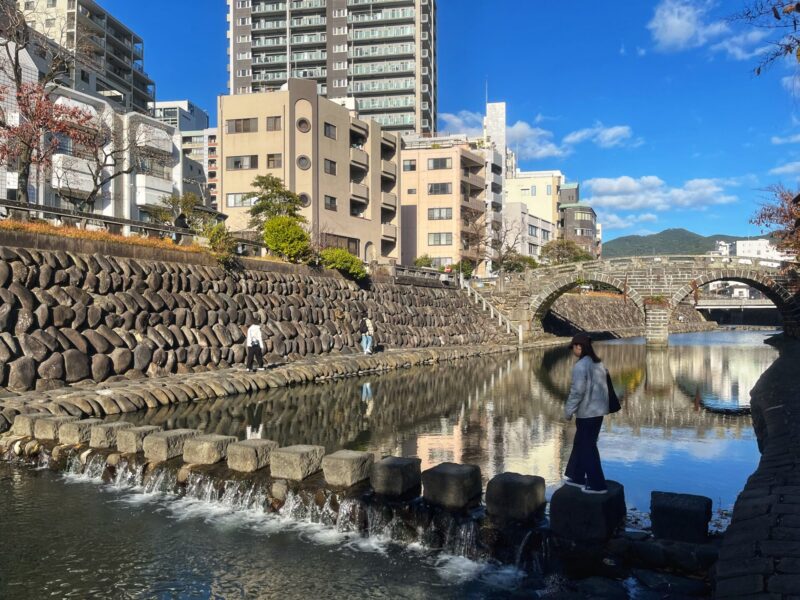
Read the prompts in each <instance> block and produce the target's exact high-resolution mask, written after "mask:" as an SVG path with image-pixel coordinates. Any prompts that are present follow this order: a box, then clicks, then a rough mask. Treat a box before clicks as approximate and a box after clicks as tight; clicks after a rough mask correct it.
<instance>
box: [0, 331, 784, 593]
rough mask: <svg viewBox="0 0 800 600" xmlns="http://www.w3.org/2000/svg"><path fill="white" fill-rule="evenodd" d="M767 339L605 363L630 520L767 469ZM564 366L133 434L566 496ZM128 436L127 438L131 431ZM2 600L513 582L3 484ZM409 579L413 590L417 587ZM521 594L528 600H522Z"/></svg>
mask: <svg viewBox="0 0 800 600" xmlns="http://www.w3.org/2000/svg"><path fill="white" fill-rule="evenodd" d="M765 337H766V334H762V333H742V332H714V333H704V334H688V335H679V336H673V337H672V338H671V339H670V344H671V345H670V347H669V348H668V349H664V350H663V351H657V352H654V351H652V350H651V351H648V350H646V349H645V347H644V345H643V344H642V343H640V341H638V340H625V341H616V342H610V343H605V344H601V345H598V353H599V354H600V355H601V357H602V358H603V361H604V363H605V364H606V366H607V367H608V368H609V370H610V371H611V373H612V377H613V379H614V383H615V387H616V388H617V389H618V391H619V392H620V393H621V394H622V396H623V405H624V408H623V411H622V412H621V413H619V414H617V415H614V416H613V417H610V418H608V419H607V420H606V423H605V425H604V431H603V433H602V434H601V439H600V452H601V456H602V458H603V465H604V468H605V471H606V476H607V477H608V478H610V479H615V480H617V481H620V482H622V483H623V484H624V485H625V490H626V497H627V500H628V505H629V507H636V508H640V509H643V510H647V508H648V505H649V496H650V492H651V491H653V490H666V491H680V492H688V493H697V494H703V495H707V496H710V497H711V498H712V499H713V500H714V505H715V509H718V508H729V507H730V506H731V505H732V504H733V502H734V500H735V498H736V494H737V493H738V492H739V491H740V490H741V488H742V486H743V484H744V482H745V480H746V478H747V476H748V475H749V474H750V473H751V472H752V471H753V470H754V469H755V467H756V464H757V462H758V456H759V455H758V450H757V447H756V442H755V436H754V434H753V430H752V425H751V422H750V418H749V416H747V415H746V414H741V413H742V412H745V413H746V411H747V410H748V407H749V391H750V389H751V388H752V387H753V385H754V384H755V382H756V380H757V379H758V378H759V377H760V376H761V374H762V373H763V372H764V371H765V370H766V369H767V368H768V367H769V366H770V365H771V364H772V362H774V361H775V359H776V358H777V356H778V353H777V351H776V350H775V349H773V348H772V347H770V346H767V345H765V344H764V343H763V341H764V339H765ZM573 362H574V359H573V358H572V357H571V355H570V354H569V351H568V349H566V348H563V349H554V350H547V351H535V352H526V353H522V354H520V355H513V356H512V355H505V356H496V357H491V356H490V357H484V358H482V359H478V360H472V361H464V362H460V363H452V364H445V365H438V366H434V367H428V368H420V369H412V370H404V371H396V372H392V373H388V374H385V375H381V376H374V377H365V378H352V379H347V380H343V381H338V382H333V383H328V384H321V385H311V386H301V387H294V388H288V389H278V390H270V391H269V392H267V393H263V394H261V395H257V396H252V397H247V398H237V399H234V400H226V401H217V402H209V403H196V404H191V405H184V406H174V407H162V408H161V409H158V410H153V411H148V412H147V413H142V414H139V415H136V417H135V420H137V421H138V422H141V423H145V422H147V423H158V424H162V425H164V426H166V427H170V428H172V427H198V428H201V429H203V430H205V431H207V432H217V433H225V434H231V435H237V436H239V437H242V438H244V437H247V436H251V437H254V436H260V437H264V438H269V439H275V440H277V441H278V442H280V443H281V445H287V444H293V443H310V444H320V445H324V446H326V447H327V448H328V449H329V450H334V449H338V448H342V447H348V448H356V449H364V450H377V451H381V452H383V453H386V454H395V455H404V456H418V457H419V458H421V459H422V466H423V469H424V468H428V467H430V466H433V465H435V464H437V463H439V462H442V461H455V462H465V463H475V464H478V465H480V467H481V471H482V474H483V477H484V480H487V481H488V479H490V478H491V477H492V476H494V475H495V474H497V473H501V472H503V471H515V472H518V473H525V474H536V475H541V476H542V477H544V478H545V479H546V481H547V483H548V487H549V489H550V491H552V489H554V488H555V487H556V486H557V485H558V483H559V481H560V478H561V473H562V472H563V468H564V466H565V464H566V460H567V458H568V455H569V450H570V447H571V444H572V435H573V432H574V425H573V424H569V423H565V422H563V420H562V419H561V413H562V409H563V403H564V399H565V397H566V395H567V392H568V388H569V379H570V371H571V368H572V365H573ZM126 420H133V419H131V418H130V417H129V416H126ZM0 498H2V499H3V520H2V523H0V531H2V533H3V539H4V540H10V541H13V542H14V545H15V547H16V548H17V549H18V551H17V552H13V553H8V552H4V553H0V598H6V597H8V598H39V597H46V596H53V597H75V598H85V597H104V598H109V597H111V598H150V597H170V598H171V597H178V598H194V597H209V596H210V597H224V598H258V597H263V598H271V597H278V596H280V597H283V598H306V597H312V596H324V597H326V598H352V597H375V598H381V597H386V598H389V597H393V598H425V597H432V596H439V597H442V598H449V597H474V598H482V597H487V598H488V597H505V596H515V595H518V594H525V593H526V590H525V586H524V582H523V583H522V584H520V575H519V574H518V573H516V572H515V571H514V570H513V569H499V568H496V567H489V566H486V565H479V564H476V563H471V562H469V561H466V560H465V559H461V558H454V557H442V556H436V555H430V554H427V553H425V552H424V551H422V550H414V549H402V548H397V547H393V546H387V545H381V544H380V543H377V542H374V541H371V542H367V541H358V540H355V541H354V540H352V539H344V538H342V537H341V536H339V535H337V534H335V533H332V532H329V531H325V530H324V529H320V528H314V527H309V526H301V525H297V524H292V523H288V522H286V521H281V520H280V519H278V518H273V519H265V518H264V517H263V516H261V515H248V514H241V513H238V514H231V513H229V512H226V510H225V509H223V508H222V507H215V506H212V505H208V504H204V503H199V502H196V501H188V500H180V501H175V500H167V499H165V498H161V497H147V496H144V495H142V494H135V493H131V492H130V491H128V492H123V491H119V490H112V489H109V488H107V487H106V486H98V485H97V484H95V483H91V482H87V481H83V480H80V479H78V480H75V479H70V478H69V477H65V476H60V475H53V474H51V473H48V472H44V471H38V472H31V471H22V470H14V469H12V468H10V467H8V466H0ZM410 573H413V577H409V574H410ZM528 592H529V590H528Z"/></svg>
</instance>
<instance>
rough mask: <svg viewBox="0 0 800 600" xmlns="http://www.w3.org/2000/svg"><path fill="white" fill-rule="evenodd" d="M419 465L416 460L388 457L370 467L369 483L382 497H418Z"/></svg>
mask: <svg viewBox="0 0 800 600" xmlns="http://www.w3.org/2000/svg"><path fill="white" fill-rule="evenodd" d="M420 464H421V461H420V459H418V458H400V457H397V456H388V457H386V458H384V459H383V460H380V461H378V462H376V463H375V464H374V465H372V470H371V472H370V476H369V483H370V485H371V486H372V489H373V490H375V493H376V494H380V495H382V496H388V497H394V498H397V497H401V496H406V495H409V494H414V495H419V488H420V481H421V478H420Z"/></svg>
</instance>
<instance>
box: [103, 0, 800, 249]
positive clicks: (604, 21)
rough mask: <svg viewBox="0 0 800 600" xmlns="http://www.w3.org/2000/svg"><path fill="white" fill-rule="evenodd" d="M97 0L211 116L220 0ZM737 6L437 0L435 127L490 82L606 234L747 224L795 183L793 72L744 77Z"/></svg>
mask: <svg viewBox="0 0 800 600" xmlns="http://www.w3.org/2000/svg"><path fill="white" fill-rule="evenodd" d="M101 3H102V4H103V5H104V6H105V7H106V8H107V9H108V10H109V11H111V12H112V13H113V14H115V15H116V16H117V17H118V18H120V19H121V20H123V21H124V22H125V23H126V24H128V25H129V26H130V27H131V28H132V29H134V30H135V31H136V32H137V33H138V34H139V35H141V36H142V37H143V38H144V40H145V68H146V70H147V71H148V72H149V73H150V75H151V76H152V77H153V78H154V79H155V81H156V84H157V94H158V97H159V99H164V100H167V99H176V98H189V99H191V100H193V101H194V102H196V103H197V104H199V105H200V106H202V107H204V108H206V109H207V110H209V112H210V113H211V114H212V120H215V119H214V113H215V112H216V96H217V95H218V94H220V93H225V91H226V64H227V55H226V39H225V31H226V5H225V2H224V0H169V1H168V2H165V1H163V0H137V1H136V2H131V1H130V0H101ZM744 3H745V0H725V1H724V3H723V2H721V1H714V0H651V1H645V0H637V1H635V2H632V1H630V0H606V2H602V3H598V2H590V1H589V0H575V1H574V2H571V3H569V4H568V6H569V8H566V6H567V3H563V2H552V1H545V0H494V1H492V2H489V1H486V0H438V6H439V46H438V50H439V113H440V129H446V130H452V131H455V130H467V131H473V130H476V129H479V128H480V117H479V115H480V114H481V113H482V111H483V105H484V101H485V94H486V84H487V81H488V89H489V100H490V101H505V102H506V103H507V105H508V121H509V123H508V124H509V127H510V131H509V138H510V139H511V140H512V142H513V145H514V147H515V148H516V149H517V150H518V153H519V155H520V158H521V164H522V167H523V168H525V169H561V170H562V171H564V173H566V175H567V176H568V178H569V179H570V180H571V181H579V182H580V183H581V186H582V197H583V199H584V200H589V201H591V202H592V204H593V205H594V206H595V209H596V210H597V212H598V213H599V214H600V217H601V221H602V222H603V224H604V237H605V239H606V240H609V239H613V238H614V237H618V236H621V235H628V234H643V233H651V232H655V231H661V230H663V229H666V228H668V227H685V228H687V229H690V230H692V231H695V232H697V233H700V234H703V235H709V234H712V233H729V234H737V235H757V234H758V233H759V230H758V229H757V228H755V227H754V226H752V225H749V223H748V219H749V217H750V216H751V215H752V214H753V212H754V211H755V210H756V209H757V207H758V205H759V204H760V203H761V202H763V200H764V198H765V192H763V191H762V190H764V188H766V187H767V186H768V185H770V184H773V183H779V182H783V183H785V184H787V185H790V186H796V185H797V183H798V177H799V176H800V85H797V84H796V83H795V76H796V75H797V66H796V63H793V62H792V61H789V60H787V61H786V62H785V63H781V64H777V65H775V66H774V67H773V68H772V69H771V70H769V71H768V72H767V73H766V74H763V75H761V76H760V77H755V76H754V75H753V69H754V67H755V65H756V64H757V61H758V56H759V53H760V52H763V49H764V48H765V44H766V39H765V36H764V33H763V32H761V31H758V30H753V29H748V28H744V27H742V26H740V25H738V24H735V23H731V22H729V21H728V20H727V17H728V16H730V15H731V13H733V12H736V11H737V10H739V9H740V8H741V7H742V6H743V5H744ZM165 6H168V7H169V9H167V10H164V7H165ZM201 7H202V8H201Z"/></svg>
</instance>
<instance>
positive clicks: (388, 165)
mask: <svg viewBox="0 0 800 600" xmlns="http://www.w3.org/2000/svg"><path fill="white" fill-rule="evenodd" d="M381 175H383V176H386V177H391V178H392V179H394V178H396V177H397V165H396V164H394V163H393V162H389V161H388V160H382V161H381Z"/></svg>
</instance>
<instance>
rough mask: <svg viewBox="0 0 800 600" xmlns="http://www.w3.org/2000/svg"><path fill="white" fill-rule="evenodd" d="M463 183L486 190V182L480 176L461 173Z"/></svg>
mask: <svg viewBox="0 0 800 600" xmlns="http://www.w3.org/2000/svg"><path fill="white" fill-rule="evenodd" d="M461 181H463V182H464V183H468V184H469V185H470V186H471V187H474V188H477V189H480V190H483V189H485V188H486V180H484V178H483V177H481V176H479V175H475V174H474V173H469V172H466V173H465V172H464V171H462V172H461Z"/></svg>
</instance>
